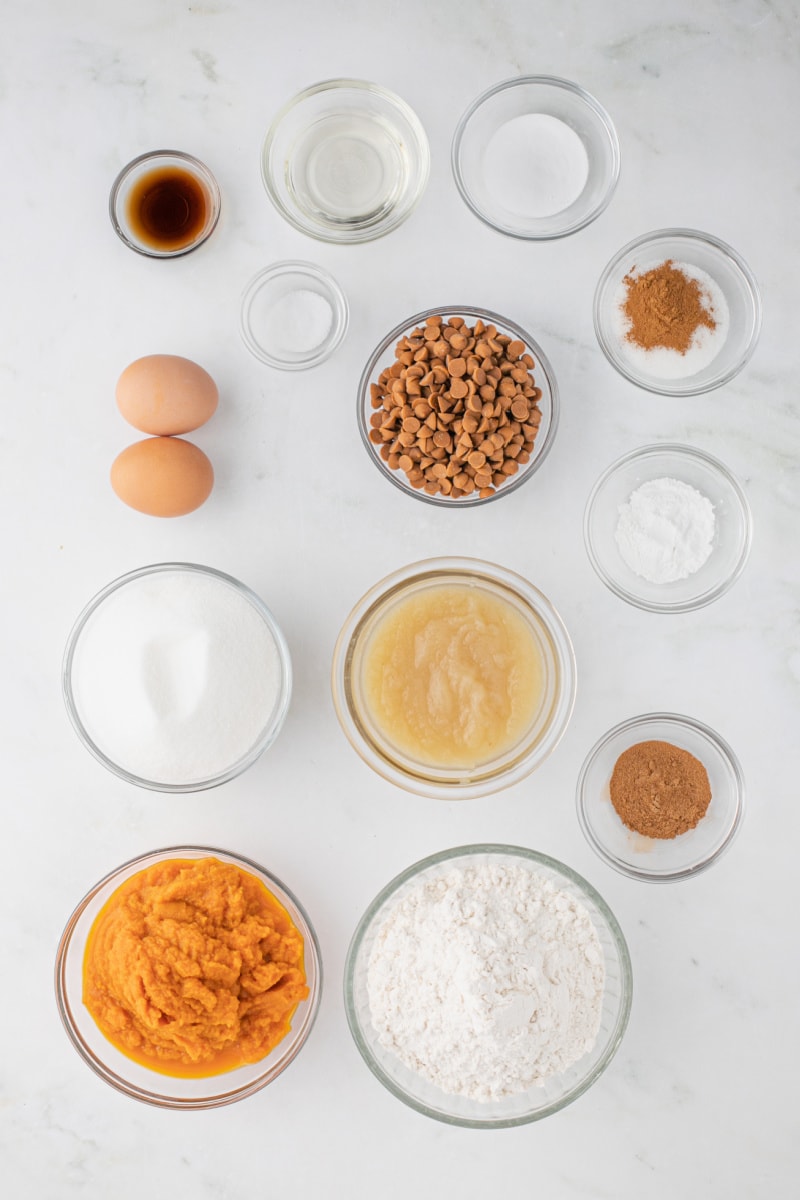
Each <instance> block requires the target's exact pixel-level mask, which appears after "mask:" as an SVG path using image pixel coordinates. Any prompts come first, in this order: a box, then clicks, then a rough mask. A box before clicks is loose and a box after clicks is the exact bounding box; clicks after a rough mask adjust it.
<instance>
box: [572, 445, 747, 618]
mask: <svg viewBox="0 0 800 1200" xmlns="http://www.w3.org/2000/svg"><path fill="white" fill-rule="evenodd" d="M664 478H667V479H675V480H679V481H680V482H682V483H686V484H688V485H689V486H691V487H693V488H695V489H696V490H697V491H698V492H700V493H701V494H702V495H704V496H706V497H707V498H708V499H709V500H710V501H711V504H712V505H713V508H714V518H715V520H714V537H713V541H712V548H711V553H710V555H709V557H708V558H707V559H706V561H705V562H704V563H703V565H702V566H701V567H700V568H699V569H698V570H697V571H695V572H694V574H692V575H689V576H688V577H687V578H686V579H678V580H675V581H674V582H671V583H651V582H649V581H648V580H647V579H645V578H643V577H642V576H640V575H637V574H636V573H635V572H634V571H633V570H632V569H631V568H630V567H629V566H628V564H627V563H626V562H625V560H624V559H623V557H622V555H621V554H620V551H619V548H618V546H617V542H616V539H615V531H616V527H617V520H618V517H619V508H620V505H621V504H624V503H625V501H627V500H628V497H629V496H630V495H631V493H632V492H633V491H635V490H636V489H637V488H639V487H641V485H642V484H643V483H646V482H648V481H649V480H654V479H664ZM583 536H584V541H585V544H586V552H587V554H588V555H589V560H590V562H591V564H592V566H593V567H594V569H595V571H596V572H597V574H598V575H599V576H600V578H601V579H602V581H603V583H604V584H605V585H606V587H608V588H610V589H611V591H612V592H614V593H615V595H617V596H619V597H621V599H623V600H627V602H628V603H629V604H634V605H636V607H637V608H644V609H647V610H649V611H650V612H665V613H677V612H688V611H689V610H690V609H695V608H702V607H703V606H704V605H706V604H711V602H712V601H713V600H716V599H718V598H719V597H720V596H722V595H723V594H724V593H725V592H727V590H728V588H730V587H731V586H732V585H733V584H734V582H735V581H736V580H737V579H738V578H739V576H740V575H741V573H742V571H743V570H744V567H745V564H746V562H747V557H748V555H749V553H750V543H751V540H752V519H751V516H750V507H749V505H748V503H747V499H746V497H745V495H744V492H743V491H742V489H741V487H740V486H739V484H738V483H737V482H736V480H735V479H734V477H733V475H731V473H730V471H728V469H727V467H724V466H723V465H722V463H721V462H719V461H718V460H717V459H716V458H712V456H711V455H710V454H706V453H704V452H703V451H702V450H697V449H695V448H694V447H692V446H680V445H673V444H671V443H666V442H665V443H663V444H661V445H654V446H643V447H642V448H641V449H639V450H633V451H631V453H630V454H625V455H623V457H622V458H620V459H618V460H617V461H616V462H615V463H612V464H611V466H610V467H609V468H608V470H606V471H604V472H603V474H602V475H601V476H600V478H599V479H598V481H597V483H596V484H595V485H594V487H593V488H592V491H591V494H590V496H589V500H588V502H587V505H586V511H585V513H584V519H583Z"/></svg>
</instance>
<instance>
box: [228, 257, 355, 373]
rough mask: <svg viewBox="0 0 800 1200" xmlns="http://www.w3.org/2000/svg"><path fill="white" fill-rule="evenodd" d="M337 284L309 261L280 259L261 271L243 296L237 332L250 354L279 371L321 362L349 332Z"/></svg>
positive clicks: (344, 302)
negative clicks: (239, 331) (283, 260)
mask: <svg viewBox="0 0 800 1200" xmlns="http://www.w3.org/2000/svg"><path fill="white" fill-rule="evenodd" d="M348 315H349V314H348V306H347V299H346V297H345V294H344V292H343V291H342V289H341V288H340V287H339V284H338V283H337V282H336V280H335V279H334V278H333V276H332V275H330V274H329V273H328V272H327V271H325V270H323V268H322V267H318V266H316V265H315V264H314V263H309V262H295V261H291V262H278V263H273V264H272V265H271V266H269V267H265V268H264V269H263V270H262V271H259V272H258V274H257V275H254V276H253V278H252V279H251V280H250V282H249V283H248V285H247V287H246V288H245V290H244V294H243V296H242V310H241V333H242V338H243V340H244V344H245V345H246V346H247V349H248V350H249V351H250V353H251V354H253V355H255V357H256V358H258V359H260V360H261V362H263V363H266V364H267V366H270V367H277V368H278V369H279V370H281V371H303V370H305V369H306V368H308V367H316V366H319V364H320V363H322V362H325V360H326V359H327V358H330V356H331V355H332V354H333V352H334V350H335V349H336V348H337V346H339V345H340V344H341V342H342V339H343V338H344V335H345V333H346V332H347V322H348Z"/></svg>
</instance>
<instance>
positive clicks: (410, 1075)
mask: <svg viewBox="0 0 800 1200" xmlns="http://www.w3.org/2000/svg"><path fill="white" fill-rule="evenodd" d="M484 863H490V864H493V865H494V864H496V865H498V866H511V867H514V866H519V865H520V864H522V865H524V866H527V867H529V868H530V869H531V871H532V873H534V874H535V875H536V876H538V877H540V878H543V879H544V880H546V881H549V882H550V883H551V884H552V885H553V886H554V887H556V888H557V889H559V890H560V891H564V892H567V893H568V894H569V895H570V896H572V897H573V898H574V899H575V900H577V901H578V902H579V903H580V904H581V905H583V907H584V909H585V910H586V911H587V912H588V914H589V917H590V919H591V922H592V924H593V926H594V929H595V931H596V933H597V936H598V939H599V942H600V945H601V948H602V953H603V959H604V967H605V987H604V993H603V1000H602V1013H601V1018H600V1028H599V1032H598V1034H597V1039H596V1041H595V1044H594V1046H593V1048H592V1049H591V1050H590V1051H589V1052H587V1053H586V1054H584V1055H583V1056H582V1057H581V1058H580V1059H578V1060H577V1061H576V1062H575V1063H573V1064H572V1066H570V1067H568V1068H567V1069H566V1070H564V1071H562V1072H560V1073H558V1074H554V1075H552V1076H551V1077H550V1078H549V1079H546V1080H545V1081H544V1083H543V1084H541V1085H539V1086H535V1087H532V1088H530V1089H528V1090H527V1091H524V1092H520V1093H517V1094H512V1095H508V1096H503V1097H500V1098H497V1099H493V1100H490V1101H481V1100H475V1099H472V1098H470V1097H468V1096H464V1095H458V1096H456V1095H449V1094H447V1093H446V1092H445V1091H443V1090H442V1089H440V1088H439V1087H437V1086H436V1085H435V1084H434V1083H432V1082H430V1081H429V1080H427V1079H426V1078H424V1077H423V1076H422V1075H420V1074H418V1073H417V1072H416V1071H414V1070H412V1069H411V1068H410V1067H408V1066H406V1065H405V1064H404V1063H403V1062H402V1061H401V1060H400V1058H399V1057H397V1056H396V1055H395V1053H394V1052H393V1051H392V1050H391V1049H390V1048H388V1047H386V1046H384V1045H382V1044H381V1041H380V1040H379V1035H378V1032H377V1031H376V1029H375V1027H374V1025H373V1023H372V1016H371V1009H370V1000H369V994H368V989H367V977H368V969H369V962H370V955H371V953H372V950H373V947H374V946H375V943H376V939H377V938H378V936H379V934H380V932H381V928H382V926H383V924H384V922H385V920H386V917H387V915H388V913H389V912H390V911H391V910H392V909H394V907H395V906H396V905H397V904H398V903H400V902H402V901H403V899H405V897H406V896H408V895H409V893H411V892H412V891H416V889H417V888H418V887H419V885H420V884H421V883H424V882H427V881H432V880H437V879H439V878H441V877H443V876H445V875H447V873H448V872H449V871H450V870H452V869H453V868H456V867H465V866H470V865H473V866H474V865H480V864H484ZM454 986H456V987H457V986H458V982H457V981H454ZM344 996H345V1008H346V1012H347V1020H348V1023H349V1025H350V1032H351V1033H352V1035H353V1039H354V1041H355V1043H356V1046H357V1047H358V1049H359V1051H360V1053H361V1056H362V1057H363V1059H364V1061H365V1063H366V1064H367V1066H368V1067H369V1069H370V1070H371V1071H372V1073H373V1074H374V1075H375V1076H376V1077H377V1078H378V1079H379V1080H380V1082H381V1083H382V1084H383V1085H384V1087H385V1088H387V1089H388V1091H390V1092H391V1093H392V1095H394V1096H396V1097H397V1098H398V1100H402V1101H403V1102H404V1103H405V1104H408V1105H409V1106H410V1107H411V1108H414V1109H416V1110H417V1111H418V1112H421V1113H423V1114H424V1115H425V1116H428V1117H433V1118H434V1119H436V1120H438V1121H444V1122H446V1123H447V1124H450V1125H464V1126H468V1127H470V1128H473V1129H481V1128H483V1129H492V1128H494V1129H497V1128H502V1127H503V1126H509V1125H523V1124H526V1123H527V1122H530V1121H537V1120H540V1119H541V1118H542V1117H547V1116H549V1115H550V1114H551V1113H554V1112H558V1111H559V1109H562V1108H564V1107H565V1106H566V1105H567V1104H569V1103H571V1101H573V1100H575V1099H576V1098H577V1097H578V1096H580V1095H582V1093H583V1092H585V1091H586V1090H587V1089H588V1088H590V1087H591V1086H592V1084H593V1083H595V1081H596V1080H597V1079H598V1078H599V1077H600V1075H601V1074H602V1073H603V1071H604V1070H605V1068H606V1067H607V1066H608V1064H609V1063H610V1061H611V1059H612V1058H613V1057H614V1054H615V1053H616V1051H617V1048H618V1047H619V1044H620V1042H621V1041H622V1037H623V1034H624V1033H625V1029H626V1026H627V1023H628V1017H629V1015H630V1008H631V996H632V976H631V962H630V956H629V954H628V948H627V946H626V944H625V939H624V937H623V934H622V931H621V930H620V927H619V925H618V924H617V921H616V918H615V917H614V915H613V913H612V912H611V911H610V909H609V908H608V905H607V904H606V902H605V901H604V900H603V898H602V897H601V896H600V895H599V894H598V893H597V892H596V891H595V889H594V888H593V887H592V886H591V884H589V883H587V882H586V880H585V879H582V878H581V876H580V875H578V874H577V873H576V872H575V871H573V870H571V868H570V867H567V866H565V865H564V864H563V863H560V862H557V861H556V860H555V859H553V858H548V857H547V856H546V855H544V854H538V853H536V851H534V850H527V849H523V848H522V847H519V846H502V845H475V846H460V847H458V848H456V849H453V850H446V851H444V852H442V853H440V854H434V855H431V857H430V858H425V859H423V860H422V861H421V862H418V863H415V864H414V866H412V867H409V868H408V869H407V870H405V871H403V872H402V874H400V875H398V876H397V878H395V879H393V880H392V881H391V883H389V884H387V886H386V887H385V888H384V889H383V891H382V892H380V894H379V895H378V896H377V897H376V898H375V900H373V902H372V904H370V906H369V908H368V909H367V911H366V913H365V914H364V916H363V917H362V918H361V921H360V922H359V924H358V928H357V929H356V931H355V934H354V935H353V939H352V941H351V943H350V949H349V951H348V954H347V960H346V963H345V975H344Z"/></svg>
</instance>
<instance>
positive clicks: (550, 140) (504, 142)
mask: <svg viewBox="0 0 800 1200" xmlns="http://www.w3.org/2000/svg"><path fill="white" fill-rule="evenodd" d="M483 167H484V175H485V179H486V187H487V189H488V190H489V191H490V192H491V194H492V196H493V197H494V199H495V200H496V202H497V203H498V204H499V205H501V206H502V207H503V208H505V209H508V210H509V212H513V213H517V214H518V215H520V216H523V217H532V218H534V219H539V218H542V217H552V216H554V215H555V214H556V213H560V212H563V211H564V209H565V208H569V206H570V205H571V204H574V202H575V201H576V200H577V199H578V197H579V196H580V194H581V192H582V191H583V189H584V187H585V186H586V180H587V179H588V177H589V158H588V155H587V153H586V147H585V146H584V144H583V142H582V141H581V139H580V137H579V136H578V134H577V133H576V132H575V130H574V129H571V128H570V126H569V125H567V124H566V123H565V122H564V121H559V120H558V118H557V117H551V116H550V115H549V114H548V113H523V114H522V115H521V116H519V117H513V118H512V119H511V120H510V121H506V122H505V124H504V125H501V126H500V128H499V129H498V130H497V132H496V133H495V134H494V135H493V136H492V138H491V139H490V141H489V144H488V146H487V147H486V151H485V153H484V160H483Z"/></svg>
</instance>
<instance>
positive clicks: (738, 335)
mask: <svg viewBox="0 0 800 1200" xmlns="http://www.w3.org/2000/svg"><path fill="white" fill-rule="evenodd" d="M670 259H671V260H672V261H673V262H674V263H675V265H676V266H678V265H679V264H681V263H684V264H686V265H687V266H688V267H690V268H694V269H695V270H699V271H702V272H703V273H704V274H705V275H707V276H709V277H710V278H711V279H712V280H713V282H714V284H715V285H716V287H717V288H718V289H719V291H720V292H721V294H722V296H723V298H724V302H725V306H727V310H728V315H727V321H728V330H727V335H726V337H725V340H724V341H723V342H722V343H721V345H720V348H719V350H718V351H717V352H716V354H715V356H714V357H713V358H712V359H711V360H710V361H708V362H706V361H705V359H701V360H697V361H698V362H699V363H704V365H700V366H699V369H697V370H693V371H692V372H691V373H689V374H687V373H686V371H684V372H683V373H682V374H677V375H675V376H674V377H668V376H667V375H666V374H659V373H657V363H658V362H659V361H660V362H661V363H662V370H663V371H664V372H667V371H668V372H675V371H681V370H682V368H681V365H680V364H681V355H680V354H679V353H678V351H676V350H666V349H660V348H656V349H653V350H643V349H642V348H641V347H639V346H633V345H631V344H630V343H628V342H627V341H626V340H625V333H626V331H627V324H626V319H625V317H624V315H623V314H622V312H621V309H620V305H621V304H622V303H623V302H624V298H625V292H626V289H625V283H624V280H625V277H626V276H627V275H629V274H634V275H641V274H644V273H645V272H647V271H650V270H652V269H653V268H655V267H658V266H660V265H661V264H662V263H664V262H666V261H667V260H670ZM723 319H725V318H724V313H723ZM594 329H595V333H596V335H597V340H598V342H599V343H600V349H601V350H602V351H603V353H604V354H605V356H606V358H607V359H608V361H609V362H610V363H611V365H612V367H614V368H616V370H617V371H619V373H620V375H624V377H625V378H626V379H629V380H630V381H631V383H635V384H636V385H637V386H638V387H641V388H644V389H645V390H646V391H648V392H655V393H656V394H657V395H661V396H698V395H700V394H701V393H703V392H710V391H712V390H713V389H714V388H718V387H721V386H722V385H723V384H724V383H728V382H729V381H730V380H731V379H733V377H734V376H735V375H738V373H739V371H741V369H742V367H743V366H744V365H745V363H746V362H748V360H749V359H750V357H751V356H752V354H753V351H754V350H755V348H756V343H757V342H758V335H759V333H760V331H761V296H760V294H759V290H758V284H757V283H756V280H755V278H754V276H753V274H752V272H751V270H750V268H749V267H748V266H747V263H745V262H744V260H743V259H742V258H740V257H739V255H738V254H737V253H736V251H735V250H732V249H731V247H730V246H728V245H726V244H725V242H722V241H720V240H719V239H718V238H715V237H712V236H711V234H709V233H699V232H698V231H697V230H695V229H659V230H657V231H656V232H655V233H647V234H645V235H644V236H643V237H639V238H636V239H635V240H634V241H632V242H629V243H628V245H627V246H623V248H622V250H620V252H619V253H618V254H617V255H615V256H614V258H612V260H611V262H610V263H609V264H608V266H607V267H606V269H605V270H604V271H603V274H602V275H601V276H600V281H599V283H598V285H597V289H596V291H595V295H594ZM687 353H689V354H691V353H692V350H691V348H690V350H689V351H688V352H687ZM654 356H659V357H658V358H656V357H654Z"/></svg>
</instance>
